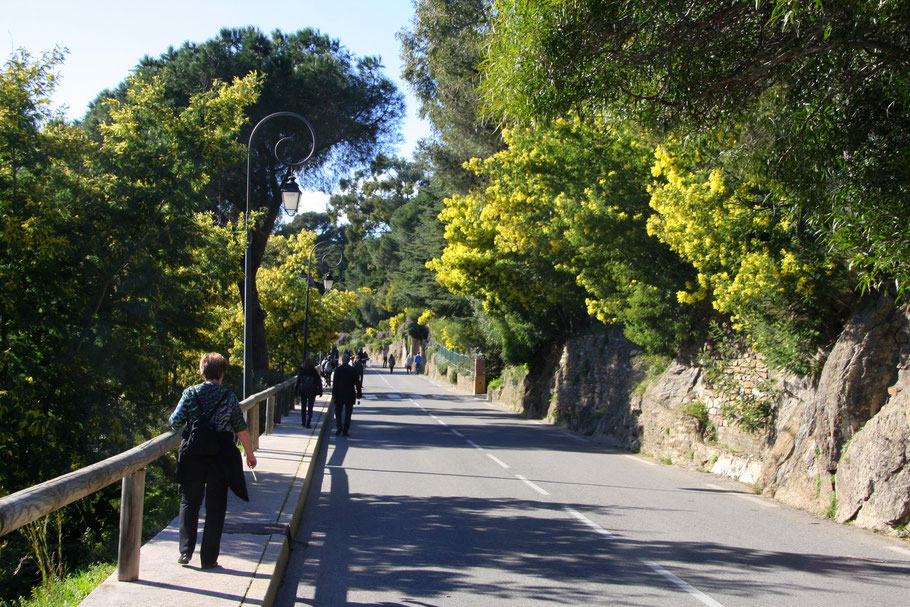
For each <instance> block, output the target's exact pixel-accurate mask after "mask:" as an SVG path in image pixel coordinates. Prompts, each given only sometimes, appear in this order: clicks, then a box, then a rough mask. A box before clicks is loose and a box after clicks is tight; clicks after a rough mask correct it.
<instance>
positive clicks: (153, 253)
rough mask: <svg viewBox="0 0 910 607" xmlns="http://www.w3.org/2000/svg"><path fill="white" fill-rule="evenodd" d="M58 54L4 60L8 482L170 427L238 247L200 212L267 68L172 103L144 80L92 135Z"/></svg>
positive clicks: (0, 314) (1, 178)
mask: <svg viewBox="0 0 910 607" xmlns="http://www.w3.org/2000/svg"><path fill="white" fill-rule="evenodd" d="M61 59H62V57H61V56H60V55H59V54H51V55H48V56H45V57H44V58H42V59H39V60H32V59H31V58H30V57H29V56H28V55H27V54H26V53H24V52H19V53H15V54H13V56H12V57H11V59H10V60H9V61H7V63H6V64H5V66H4V67H3V69H2V71H0V116H2V120H0V234H2V246H0V284H2V285H3V287H4V290H5V293H7V295H8V296H7V297H4V298H3V302H2V304H0V336H2V337H0V339H2V342H3V343H2V346H3V351H2V353H0V364H2V374H0V382H2V385H0V416H2V418H3V419H4V424H3V429H2V431H0V493H7V492H12V491H16V490H19V489H22V488H25V487H27V486H30V485H33V484H35V483H37V482H40V481H43V480H47V479H49V478H52V477H54V476H57V475H59V474H62V473H64V472H68V471H70V470H72V469H74V468H78V467H81V466H84V465H88V464H90V463H94V462H96V461H98V460H99V459H102V458H104V457H106V456H108V455H110V454H112V453H116V452H118V451H121V450H123V449H124V448H127V447H130V446H132V445H134V444H135V443H136V442H137V441H138V440H139V439H141V438H145V437H147V436H148V435H149V433H151V432H154V431H155V430H157V429H160V428H161V427H162V425H163V419H164V414H165V411H166V409H167V408H168V407H172V406H173V402H174V399H175V393H177V390H178V387H177V378H178V373H179V370H180V369H181V368H183V367H186V366H189V365H191V364H192V362H189V361H191V360H192V358H194V357H196V356H198V353H199V351H200V350H201V349H202V348H204V347H205V344H204V343H203V341H202V339H200V335H201V332H202V331H203V330H204V329H206V328H207V327H210V326H211V325H212V323H213V322H214V318H213V317H212V316H211V314H210V307H209V306H211V305H212V304H213V303H217V302H218V301H219V299H220V298H223V297H225V296H227V294H228V293H229V288H230V285H231V283H232V282H233V281H235V280H236V279H237V275H236V269H237V261H238V259H239V257H240V254H241V251H242V247H241V239H240V238H239V237H238V236H239V235H238V234H236V233H233V232H232V231H231V230H229V229H222V228H219V227H218V226H216V225H215V224H214V223H213V221H212V218H211V216H207V215H205V214H199V213H197V209H198V208H200V207H201V201H202V200H203V199H204V188H205V185H206V184H207V182H208V180H209V178H210V175H211V174H212V172H213V171H217V170H219V169H221V168H222V167H223V166H224V163H225V162H227V161H229V160H230V161H233V160H235V159H236V158H238V157H240V156H242V152H243V150H242V148H241V147H240V146H238V145H237V144H236V143H235V141H234V138H235V137H236V134H237V131H238V129H239V128H240V126H241V124H242V123H243V108H244V107H246V106H248V105H249V104H250V103H252V102H253V101H254V100H255V99H256V95H257V94H258V82H257V79H256V78H255V77H254V76H250V77H248V78H246V79H243V80H238V81H235V82H233V83H232V84H229V85H228V84H217V85H215V86H214V87H212V88H211V89H210V90H208V91H205V92H202V93H199V94H198V95H194V96H193V97H192V98H191V99H190V100H189V101H188V103H187V105H186V106H185V107H179V108H178V107H175V106H174V105H173V104H171V103H170V102H169V101H168V100H167V98H166V95H165V92H164V86H163V83H162V81H161V80H159V79H156V78H153V77H139V76H137V77H134V78H132V79H130V81H129V82H128V86H127V88H126V89H125V90H124V95H123V96H122V99H118V100H110V101H108V102H106V108H105V110H106V112H107V114H108V116H109V121H108V122H106V123H105V124H104V125H103V126H101V127H100V128H99V130H98V132H97V133H96V137H95V138H94V139H90V138H89V137H87V136H86V134H85V132H84V131H82V130H81V129H79V128H77V127H75V126H73V125H69V124H65V123H62V122H60V121H59V120H58V119H57V117H56V116H55V115H54V114H53V113H52V112H51V111H50V110H49V107H50V105H49V104H50V102H49V97H50V93H51V91H52V89H53V83H54V70H55V69H56V66H57V65H58V64H59V62H60V61H61ZM107 499H108V498H107V497H106V496H96V497H93V498H89V499H88V500H87V501H86V502H85V503H84V505H83V506H80V508H84V509H85V510H78V509H77V510H76V511H75V512H76V513H75V514H70V515H69V516H72V517H75V518H79V516H80V515H81V514H84V518H82V519H81V523H80V524H81V526H76V527H74V526H68V527H67V531H66V535H67V539H68V540H69V541H70V544H69V545H68V546H67V549H68V553H69V554H70V555H73V554H76V555H83V556H84V555H86V553H87V552H88V551H87V550H86V544H89V545H90V544H91V543H92V542H91V540H90V539H88V538H91V537H97V535H95V534H100V533H101V531H100V527H101V526H102V523H103V522H104V521H107V522H110V517H111V516H114V515H115V514H116V513H114V512H112V509H111V508H110V506H109V505H105V504H106V500H107ZM89 554H91V553H90V552H89ZM4 558H6V557H5V555H4ZM13 569H14V567H6V566H4V567H0V570H3V571H5V572H12V570H13ZM22 577H23V579H27V578H28V574H27V573H26V574H24V575H23V576H22ZM6 582H7V580H4V583H2V584H0V586H2V587H4V588H7V587H8V585H7V583H6ZM13 586H15V584H14V585H13Z"/></svg>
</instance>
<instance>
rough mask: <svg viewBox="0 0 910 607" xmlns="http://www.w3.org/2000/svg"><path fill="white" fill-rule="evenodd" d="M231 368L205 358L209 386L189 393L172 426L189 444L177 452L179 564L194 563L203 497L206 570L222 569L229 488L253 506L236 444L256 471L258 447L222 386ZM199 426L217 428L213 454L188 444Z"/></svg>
mask: <svg viewBox="0 0 910 607" xmlns="http://www.w3.org/2000/svg"><path fill="white" fill-rule="evenodd" d="M227 366H228V365H227V361H226V360H225V359H224V357H223V356H221V355H220V354H218V353H215V352H209V353H208V354H205V355H203V357H202V360H200V361H199V372H200V373H201V374H202V377H203V378H204V379H205V382H204V383H201V384H197V385H195V386H190V387H189V388H187V389H186V390H184V391H183V395H182V396H181V397H180V402H178V403H177V408H176V409H174V412H173V413H171V416H170V418H169V419H168V424H170V426H171V427H172V428H174V429H175V430H179V429H180V428H181V427H183V428H184V430H183V439H184V440H183V441H182V442H181V443H180V450H179V451H178V452H177V482H178V483H179V484H180V514H179V517H178V521H179V526H180V541H179V549H180V557H179V558H178V559H177V562H178V563H180V564H181V565H186V564H187V563H189V562H190V559H191V558H192V557H193V551H194V550H195V549H196V527H197V525H198V523H199V507H200V506H201V505H202V498H203V496H204V497H205V527H204V528H203V531H202V550H201V552H200V557H201V559H200V560H201V568H202V569H214V568H216V567H218V555H219V553H220V552H221V532H222V531H223V530H224V515H225V512H226V511H227V492H228V488H230V489H231V491H233V492H234V493H235V494H236V495H237V497H239V498H240V499H242V500H244V501H249V496H248V494H247V490H246V481H245V479H244V478H243V463H242V462H241V461H240V451H238V450H237V448H236V446H235V438H236V439H239V440H240V444H241V445H243V451H244V453H245V454H246V465H247V466H249V467H250V468H255V467H256V455H255V454H254V453H253V441H252V439H251V438H250V431H249V430H248V429H247V424H246V422H245V421H244V419H243V413H242V412H241V411H240V403H239V402H237V396H236V395H235V394H234V393H233V392H232V391H231V390H230V389H228V388H226V387H225V386H223V385H221V382H222V380H223V379H224V373H225V371H227ZM197 420H208V421H210V422H211V424H212V425H213V426H214V430H215V431H216V435H215V445H214V449H215V452H214V453H213V454H199V453H192V450H193V449H192V448H190V446H189V442H188V441H187V439H188V438H189V436H190V429H191V428H192V426H193V423H194V422H196V421H197ZM197 425H198V424H197Z"/></svg>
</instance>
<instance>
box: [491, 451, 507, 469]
mask: <svg viewBox="0 0 910 607" xmlns="http://www.w3.org/2000/svg"><path fill="white" fill-rule="evenodd" d="M487 457H489V458H490V459H491V460H493V461H494V462H496V463H497V464H499V465H500V466H502V467H503V468H505V469H506V470H508V469H509V464H507V463H505V462H504V461H502V460H501V459H499V458H498V457H496V456H495V455H493V454H492V453H487Z"/></svg>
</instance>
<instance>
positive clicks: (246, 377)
mask: <svg viewBox="0 0 910 607" xmlns="http://www.w3.org/2000/svg"><path fill="white" fill-rule="evenodd" d="M279 117H287V118H293V119H294V120H296V121H298V122H300V123H302V124H303V125H304V126H305V127H306V130H307V132H308V133H309V136H310V139H311V140H312V144H311V146H310V151H309V153H307V154H306V156H305V157H304V158H303V159H302V160H293V159H292V160H290V161H285V160H282V159H281V158H280V157H279V156H278V149H279V147H281V145H282V144H283V143H286V142H288V141H290V140H292V139H293V137H281V138H280V139H279V140H278V142H277V143H276V144H275V147H274V149H273V151H272V153H273V155H274V156H275V160H276V161H277V162H278V163H279V164H280V165H283V166H286V167H288V168H293V167H297V166H300V165H301V164H303V163H304V162H306V161H307V160H309V159H310V157H311V156H312V155H313V152H314V151H315V150H316V134H315V132H314V131H313V127H312V126H311V125H310V123H309V122H308V121H307V119H306V118H304V117H303V116H301V115H300V114H295V113H294V112H275V113H273V114H269V115H268V116H266V117H265V118H263V119H262V120H260V121H259V122H257V123H256V126H254V127H253V130H252V131H251V132H250V140H249V142H248V143H247V146H246V213H244V215H243V231H244V233H245V234H246V252H245V253H244V261H243V398H246V397H247V396H249V395H250V389H251V388H252V384H253V367H252V364H251V361H250V350H251V348H250V343H249V340H250V327H251V325H252V322H251V321H252V316H253V306H252V305H251V302H250V283H251V282H252V280H253V259H252V255H251V251H250V248H251V246H252V240H253V239H252V238H251V236H250V230H249V218H250V164H251V160H250V158H251V154H250V150H251V149H252V147H253V137H255V136H256V133H257V132H258V131H259V128H260V127H261V126H262V125H264V124H265V123H266V122H268V121H269V120H272V119H273V118H279ZM281 201H282V204H283V205H284V208H285V211H286V212H288V213H289V214H291V215H293V214H294V213H296V212H297V206H298V204H299V203H300V187H299V186H298V185H297V183H296V182H295V181H294V178H293V176H292V177H291V178H290V179H289V181H288V182H286V183H285V184H284V185H283V186H282V188H281Z"/></svg>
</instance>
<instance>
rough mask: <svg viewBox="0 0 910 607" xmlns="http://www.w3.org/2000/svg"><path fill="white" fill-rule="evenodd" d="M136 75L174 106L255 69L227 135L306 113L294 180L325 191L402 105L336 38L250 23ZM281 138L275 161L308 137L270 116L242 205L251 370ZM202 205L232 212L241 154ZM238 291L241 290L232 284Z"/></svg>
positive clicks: (390, 130) (391, 125) (381, 134)
mask: <svg viewBox="0 0 910 607" xmlns="http://www.w3.org/2000/svg"><path fill="white" fill-rule="evenodd" d="M137 72H138V73H139V74H142V75H155V76H157V77H159V78H161V80H162V81H163V82H164V85H165V90H166V96H167V98H168V99H169V101H170V102H171V103H173V104H175V105H176V106H178V107H183V106H185V105H186V103H187V102H188V100H189V99H190V98H191V97H192V96H193V95H194V94H197V93H199V92H201V91H205V90H208V89H209V88H211V87H212V86H213V85H214V83H216V82H219V81H222V82H224V81H231V80H232V79H233V78H235V77H240V76H245V75H247V74H252V73H256V74H258V75H259V77H260V79H261V82H262V93H261V95H260V96H259V98H258V100H257V101H256V102H255V103H254V104H251V105H250V106H249V107H247V108H246V116H247V122H246V124H245V125H244V126H243V128H242V129H241V130H240V132H239V134H238V136H237V139H236V141H237V142H239V143H241V144H243V145H244V146H245V145H246V143H247V142H248V141H249V136H250V132H251V130H252V128H253V126H254V125H255V124H256V123H257V122H258V121H259V120H260V119H262V118H263V117H265V116H267V115H269V114H271V113H273V112H278V111H291V112H296V113H298V114H300V115H302V116H304V117H305V118H307V119H308V120H309V121H310V123H311V124H313V125H314V128H315V130H316V147H315V150H314V153H313V157H312V158H311V160H310V161H309V162H308V163H307V164H306V165H305V166H303V167H302V168H301V169H300V170H299V172H298V177H299V178H300V179H301V182H302V183H303V184H305V185H309V186H313V187H321V188H328V187H330V186H331V184H333V183H334V182H336V181H337V180H338V178H340V177H342V176H346V175H349V174H350V173H351V172H352V171H353V170H356V169H357V168H358V167H361V166H366V165H368V164H369V162H370V161H371V160H372V159H373V158H374V157H375V155H376V154H377V153H379V152H381V151H382V150H384V149H385V147H386V146H387V145H389V144H391V143H393V142H396V141H397V139H398V137H399V135H398V130H397V129H398V127H399V123H400V120H401V117H402V115H403V110H404V105H403V100H402V96H401V94H400V93H399V92H398V91H397V89H396V88H395V85H394V84H393V83H392V81H391V80H390V79H389V78H387V77H386V76H385V75H383V73H382V65H381V63H380V61H379V59H378V58H376V57H357V56H355V55H354V54H353V53H351V52H350V51H349V50H347V49H346V48H345V47H343V46H342V45H341V44H340V43H339V42H338V41H337V40H334V39H332V38H330V37H328V36H326V35H324V34H321V33H320V32H318V31H317V30H313V29H303V30H300V31H298V32H296V33H293V34H285V33H282V32H280V31H275V32H273V33H272V34H271V36H266V35H264V34H263V33H262V32H260V31H259V30H258V29H256V28H253V27H248V28H240V29H223V30H222V31H221V32H220V33H219V35H218V36H216V37H215V38H213V39H211V40H208V41H206V42H204V43H201V44H195V43H189V42H188V43H185V44H184V45H183V46H181V47H180V48H179V49H174V48H171V49H169V50H168V52H166V53H165V54H163V55H162V56H161V57H158V58H150V57H146V58H144V59H143V60H142V61H141V62H140V64H139V66H138V67H137ZM122 94H123V86H121V87H120V88H119V89H118V90H116V91H114V92H106V93H104V94H102V95H101V97H100V98H99V99H104V98H107V97H114V98H118V97H120V96H121V95H122ZM106 120H107V116H106V113H105V111H104V109H103V107H102V106H101V105H99V104H96V106H94V107H92V109H91V110H90V111H89V114H88V115H87V117H86V120H85V122H86V124H87V125H88V126H89V127H92V128H94V125H97V124H101V123H104V122H105V121H106ZM289 136H294V137H295V138H294V140H293V142H292V143H291V144H290V146H288V142H287V141H286V142H285V144H283V147H282V148H281V151H280V156H281V157H282V158H283V159H285V158H286V159H293V158H295V157H296V158H299V157H301V155H302V152H306V151H308V145H309V143H310V140H309V136H308V135H307V134H306V132H305V131H304V130H302V125H301V124H299V123H297V122H296V121H294V120H292V119H288V120H286V121H285V120H284V119H281V120H277V119H276V120H273V121H270V122H269V123H268V127H267V128H265V129H264V130H262V131H261V132H260V133H257V141H254V142H253V147H252V149H251V154H252V168H251V172H250V180H251V183H250V190H251V194H250V198H251V199H250V204H251V207H252V210H254V211H259V214H258V215H257V216H256V217H257V221H256V222H255V224H254V225H253V226H252V233H251V238H252V241H251V256H252V262H253V285H254V288H252V289H251V291H252V292H251V298H252V301H250V302H246V303H245V305H251V306H253V310H254V313H253V319H254V323H253V326H252V327H251V333H252V361H253V368H254V370H262V369H265V368H267V367H268V348H267V343H266V331H265V315H264V313H263V312H262V308H261V306H260V305H259V295H258V291H257V290H256V288H255V276H256V273H257V272H258V268H259V267H260V265H261V263H262V258H263V255H264V253H265V250H266V243H267V241H268V238H269V235H270V234H271V233H272V232H273V230H274V228H275V227H276V220H277V218H278V216H279V214H280V213H281V209H280V196H279V190H280V188H281V186H282V184H283V183H284V181H285V180H286V178H287V177H289V176H290V175H291V173H293V172H295V171H294V170H292V169H289V168H287V167H285V166H283V165H282V163H280V162H278V161H276V159H275V157H274V154H273V150H274V149H275V146H276V144H277V142H278V141H280V140H282V139H284V138H286V137H289ZM206 199H207V201H208V202H207V204H206V205H205V207H206V208H211V209H213V210H214V211H215V212H216V213H217V214H218V216H219V217H221V218H222V220H224V221H226V220H228V219H235V218H237V217H238V216H239V214H240V213H242V212H243V209H244V207H245V204H246V166H245V164H244V162H243V161H237V162H235V163H233V164H230V165H228V166H227V167H225V168H224V169H222V170H219V171H218V172H217V173H213V175H212V179H211V181H210V183H209V184H208V186H207V187H206ZM241 291H242V289H241Z"/></svg>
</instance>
